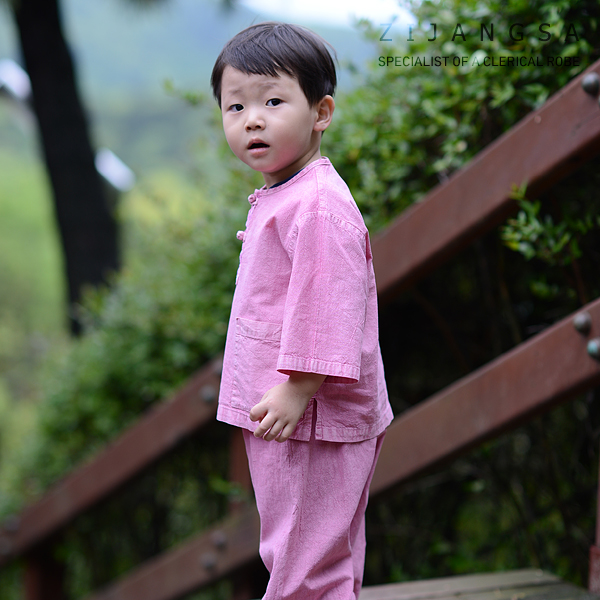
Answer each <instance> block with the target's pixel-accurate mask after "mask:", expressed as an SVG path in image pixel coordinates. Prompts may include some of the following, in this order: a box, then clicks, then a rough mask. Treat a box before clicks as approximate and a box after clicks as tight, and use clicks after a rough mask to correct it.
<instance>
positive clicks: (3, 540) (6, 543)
mask: <svg viewBox="0 0 600 600" xmlns="http://www.w3.org/2000/svg"><path fill="white" fill-rule="evenodd" d="M11 551H12V544H11V543H10V540H9V539H8V538H7V537H0V555H2V556H8V555H9V554H10V553H11Z"/></svg>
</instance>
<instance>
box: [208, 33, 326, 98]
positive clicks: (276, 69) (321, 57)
mask: <svg viewBox="0 0 600 600" xmlns="http://www.w3.org/2000/svg"><path fill="white" fill-rule="evenodd" d="M327 46H329V47H330V48H331V50H332V51H333V54H334V56H335V50H333V48H332V47H331V46H330V45H329V44H328V43H327V42H326V41H325V40H323V38H321V37H320V36H318V35H317V34H316V33H313V32H312V31H310V30H309V29H306V28H304V27H300V26H298V25H292V24H290V23H275V22H267V23H259V24H258V25H252V26H250V27H248V28H247V29H244V30H243V31H240V33H238V34H237V35H236V36H234V37H233V38H231V39H230V40H229V41H228V42H227V44H225V47H224V48H223V50H221V54H219V57H218V58H217V62H216V63H215V66H214V68H213V72H212V76H211V78H210V84H211V86H212V89H213V94H214V96H215V99H216V100H217V102H218V104H219V106H221V81H222V78H223V71H224V70H225V67H226V66H228V65H229V66H230V67H233V68H234V69H237V70H238V71H242V72H243V73H246V74H247V75H250V74H252V75H270V76H271V77H279V73H281V72H283V73H286V74H287V75H289V76H290V77H295V78H296V79H297V80H298V83H299V85H300V88H301V89H302V91H303V92H304V95H305V96H306V99H307V100H308V103H309V104H310V106H314V105H315V104H317V102H319V100H321V98H323V97H324V96H327V95H330V96H333V94H334V92H335V86H336V83H337V78H336V74H335V64H334V62H333V59H332V57H331V54H330V53H329V51H328V49H327Z"/></svg>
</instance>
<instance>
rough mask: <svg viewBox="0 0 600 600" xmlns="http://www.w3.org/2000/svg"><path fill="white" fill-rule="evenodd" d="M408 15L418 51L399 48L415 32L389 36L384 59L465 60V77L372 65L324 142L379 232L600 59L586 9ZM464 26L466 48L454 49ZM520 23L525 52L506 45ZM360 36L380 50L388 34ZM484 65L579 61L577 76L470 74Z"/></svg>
mask: <svg viewBox="0 0 600 600" xmlns="http://www.w3.org/2000/svg"><path fill="white" fill-rule="evenodd" d="M407 6H408V8H409V9H410V10H411V11H412V12H413V14H414V15H415V16H416V18H417V19H418V25H416V26H414V28H413V38H414V41H411V42H407V41H402V42H401V40H405V39H406V38H407V37H408V31H405V30H398V29H392V30H391V32H390V33H388V35H391V36H392V37H391V39H392V40H393V41H392V42H385V41H384V42H377V44H378V49H379V55H380V57H382V58H383V59H384V60H385V59H386V58H387V57H409V58H410V57H420V58H421V59H422V60H429V61H431V60H432V58H434V57H444V56H447V57H451V58H452V57H455V56H456V57H459V58H461V57H465V58H467V59H468V60H467V64H466V65H464V66H462V65H461V66H458V67H457V66H454V64H453V62H452V60H448V61H447V66H444V65H443V63H442V64H441V65H440V66H423V67H419V66H414V67H410V66H408V67H404V66H394V65H390V66H380V65H379V62H378V60H375V61H374V62H373V64H372V65H371V68H370V70H369V72H368V74H367V75H366V76H365V78H364V81H360V82H359V85H358V86H357V87H356V90H355V91H354V92H352V93H350V94H349V96H348V97H345V98H344V100H343V102H339V106H340V108H339V110H338V112H337V114H336V119H335V122H334V125H333V127H332V128H331V130H330V131H328V132H327V135H326V136H325V137H324V144H325V146H326V152H327V154H328V155H329V156H330V157H331V158H332V161H333V163H334V164H335V165H336V168H337V169H338V170H339V171H340V173H341V175H342V176H343V177H344V179H345V180H346V181H347V183H348V184H349V186H350V188H351V189H352V190H353V192H354V194H355V197H356V200H357V203H358V205H359V207H360V208H361V210H362V211H363V214H364V215H365V218H366V220H367V223H368V225H369V226H370V227H371V228H375V229H379V228H380V227H382V226H383V225H385V224H386V223H387V222H388V221H389V220H390V219H391V218H392V217H394V216H395V215H396V214H398V212H400V211H401V210H403V209H404V208H406V207H407V206H408V205H410V204H412V203H414V202H416V201H418V200H419V199H420V198H421V197H422V196H423V195H424V194H425V193H426V192H427V191H429V190H430V189H431V188H432V187H433V186H434V185H436V184H437V183H440V182H443V181H445V180H446V179H447V178H448V177H449V176H450V175H451V174H452V173H453V172H454V171H455V170H456V169H458V168H460V167H461V166H463V165H464V164H466V163H467V162H468V161H469V160H470V159H471V158H472V157H473V156H475V154H477V152H479V151H480V150H482V149H483V148H485V147H486V146H487V145H488V144H489V143H490V142H492V141H493V140H494V139H495V138H497V137H498V136H499V135H501V134H502V133H503V132H504V131H506V130H507V129H509V128H510V127H511V126H512V125H513V124H514V123H516V122H517V121H518V120H519V119H520V118H522V117H523V116H524V115H525V114H527V113H528V112H529V111H530V110H532V109H535V108H538V107H539V106H541V105H542V104H543V103H544V101H545V100H546V98H548V96H549V95H550V94H552V93H553V92H554V91H556V90H558V89H559V88H560V87H562V86H563V85H565V84H566V83H567V82H568V81H569V80H570V79H571V78H572V77H573V76H574V75H576V74H577V73H578V72H580V71H581V70H582V69H583V68H584V67H585V66H587V65H588V64H590V63H591V62H592V61H593V60H594V59H595V58H596V57H597V56H598V50H597V49H596V48H594V47H593V46H592V45H591V44H590V41H591V40H594V39H596V38H597V23H598V14H597V13H598V7H597V6H596V4H595V3H592V2H587V1H585V0H577V1H572V2H563V1H562V0H561V1H560V2H559V1H548V0H536V1H534V2H527V3H524V2H521V1H520V0H511V1H509V2H500V1H498V0H486V1H483V2H482V1H478V0H469V1H467V2H458V1H455V0H449V1H444V2H435V1H431V0H426V1H424V2H420V3H416V2H415V3H408V5H407ZM543 22H550V23H551V24H552V28H551V29H550V31H552V38H551V40H550V41H548V42H545V43H542V42H540V41H539V40H538V37H540V33H539V30H538V27H539V25H540V23H543ZM430 23H436V24H437V29H438V35H437V39H436V40H435V41H433V42H430V41H427V39H428V38H429V37H431V36H432V31H431V27H430V25H429V24H430ZM457 23H460V24H461V26H462V29H463V31H464V32H465V38H466V39H465V40H463V39H462V38H460V37H458V38H456V39H455V41H454V42H453V41H451V37H452V33H453V32H454V30H455V28H456V24H457ZM481 23H484V24H486V25H487V26H488V29H489V24H490V23H493V25H494V40H493V41H490V40H489V39H488V38H487V37H486V36H485V35H484V40H483V41H481V39H480V24H481ZM513 23H522V24H523V25H524V27H523V32H524V36H523V40H522V41H520V42H513V41H512V40H511V38H510V37H509V35H508V32H509V29H510V26H511V25H512V24H513ZM566 23H572V24H574V25H575V27H576V30H577V32H578V33H579V41H575V40H574V39H573V38H571V37H570V38H569V39H568V41H566V40H565V38H566V27H565V24H566ZM361 26H362V27H363V29H364V30H365V32H366V33H367V35H369V36H370V37H371V38H372V39H373V40H378V39H379V38H380V37H381V34H382V33H383V28H382V27H374V26H372V25H370V24H369V23H367V22H362V24H361ZM515 37H516V36H515ZM486 56H487V57H490V58H492V57H493V58H499V57H513V58H518V57H523V56H525V57H527V56H539V57H541V58H542V59H544V60H546V59H547V58H548V57H556V56H562V57H564V56H577V57H578V58H579V59H580V66H579V67H571V68H567V67H562V68H561V67H556V66H548V65H547V64H545V65H544V66H541V67H537V66H531V67H506V66H505V67H500V66H498V67H493V66H489V67H486V66H483V65H480V66H472V65H473V64H474V59H475V58H477V59H478V61H480V62H481V61H482V60H483V58H484V57H486ZM498 168H502V166H501V165H498ZM515 183H516V184H520V183H521V182H515Z"/></svg>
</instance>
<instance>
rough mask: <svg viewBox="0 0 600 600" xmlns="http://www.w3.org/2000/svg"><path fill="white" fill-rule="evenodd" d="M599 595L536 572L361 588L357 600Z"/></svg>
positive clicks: (571, 599)
mask: <svg viewBox="0 0 600 600" xmlns="http://www.w3.org/2000/svg"><path fill="white" fill-rule="evenodd" d="M598 598H600V596H597V595H596V594H592V593H590V592H588V591H587V590H583V589H581V588H578V587H576V586H574V585H572V584H570V583H566V582H564V581H562V579H560V578H558V577H556V576H555V575H551V574H549V573H545V572H544V571H540V570H538V569H523V570H519V571H507V572H505V573H485V574H478V575H463V576H459V577H444V578H440V579H427V580H423V581H415V582H408V583H392V584H389V585H377V586H373V587H368V588H364V589H363V591H362V593H361V595H360V598H359V600H458V599H460V600H597V599H598Z"/></svg>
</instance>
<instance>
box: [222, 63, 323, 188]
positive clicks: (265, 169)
mask: <svg viewBox="0 0 600 600" xmlns="http://www.w3.org/2000/svg"><path fill="white" fill-rule="evenodd" d="M221 107H222V113H223V129H224V130H225V137H226V138H227V143H228V144H229V147H230V148H231V150H232V151H233V153H234V154H235V155H236V156H237V157H238V158H239V159H240V160H241V161H242V162H244V163H246V164H247V165H248V166H249V167H252V168H253V169H254V170H255V171H260V172H261V173H262V174H263V177H264V178H265V183H266V184H267V186H268V187H270V186H272V185H274V184H275V183H278V182H280V181H283V180H284V179H287V178H288V177H290V176H291V175H293V174H294V173H296V172H297V171H299V170H300V169H302V168H303V167H305V166H306V165H307V164H309V163H310V162H312V161H314V160H316V159H318V158H319V157H320V156H321V152H320V145H321V132H322V131H324V130H325V129H326V128H327V126H328V125H329V123H330V122H331V116H332V114H333V107H334V104H333V98H331V96H325V98H323V99H322V100H321V101H320V102H319V103H318V104H317V105H316V106H314V107H311V106H310V105H309V103H308V100H307V99H306V96H305V95H304V92H303V91H302V88H301V87H300V85H299V83H298V81H297V79H295V78H294V77H290V76H289V75H286V74H285V73H281V74H280V76H279V77H271V76H269V75H247V74H246V73H243V72H242V71H238V70H237V69H234V68H233V67H231V66H227V67H225V70H224V72H223V78H222V82H221Z"/></svg>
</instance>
